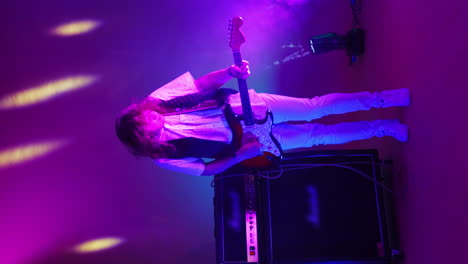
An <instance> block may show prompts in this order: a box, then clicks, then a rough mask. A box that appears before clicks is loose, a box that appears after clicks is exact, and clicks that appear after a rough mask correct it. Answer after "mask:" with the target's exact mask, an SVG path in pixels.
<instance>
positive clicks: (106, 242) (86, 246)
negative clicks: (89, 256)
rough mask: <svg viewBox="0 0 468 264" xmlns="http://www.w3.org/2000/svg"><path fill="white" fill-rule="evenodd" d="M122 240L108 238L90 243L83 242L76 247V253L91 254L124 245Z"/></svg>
mask: <svg viewBox="0 0 468 264" xmlns="http://www.w3.org/2000/svg"><path fill="white" fill-rule="evenodd" d="M122 242H123V240H122V239H121V238H115V237H108V238H99V239H94V240H90V241H86V242H83V243H81V244H79V245H77V246H76V247H75V251H76V252H78V253H90V252H96V251H101V250H106V249H109V248H112V247H115V246H117V245H119V244H120V243H122Z"/></svg>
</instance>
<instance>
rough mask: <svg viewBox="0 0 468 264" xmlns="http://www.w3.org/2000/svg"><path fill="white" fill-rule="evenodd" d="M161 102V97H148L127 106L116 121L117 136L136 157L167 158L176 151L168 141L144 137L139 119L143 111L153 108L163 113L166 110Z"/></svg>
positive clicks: (152, 109)
mask: <svg viewBox="0 0 468 264" xmlns="http://www.w3.org/2000/svg"><path fill="white" fill-rule="evenodd" d="M160 103H161V100H160V99H157V98H152V97H147V98H146V99H145V100H143V101H141V102H139V103H133V104H131V105H130V106H128V107H127V108H125V109H124V110H123V111H122V112H121V113H120V114H119V116H118V117H117V120H116V123H115V130H116V134H117V137H118V138H119V140H120V141H121V142H122V143H123V144H124V145H125V146H126V147H127V148H128V150H129V151H130V152H131V153H132V154H133V155H135V156H136V157H149V158H152V159H159V158H167V157H169V155H171V154H173V153H174V152H175V147H174V146H173V145H171V144H169V143H167V142H159V141H158V140H148V139H147V138H146V137H144V131H143V129H142V124H141V122H139V121H138V117H139V116H141V115H142V113H143V111H147V110H151V111H156V112H157V113H159V114H163V113H164V112H165V111H164V108H163V107H161V106H160Z"/></svg>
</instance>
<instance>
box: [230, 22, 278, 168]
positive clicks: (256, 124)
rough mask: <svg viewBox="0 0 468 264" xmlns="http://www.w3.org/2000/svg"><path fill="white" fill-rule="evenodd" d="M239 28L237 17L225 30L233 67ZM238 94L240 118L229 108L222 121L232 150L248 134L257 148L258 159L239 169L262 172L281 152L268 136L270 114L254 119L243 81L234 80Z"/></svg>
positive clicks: (240, 35) (240, 38)
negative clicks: (230, 133) (228, 129)
mask: <svg viewBox="0 0 468 264" xmlns="http://www.w3.org/2000/svg"><path fill="white" fill-rule="evenodd" d="M242 24H243V20H242V18H241V17H234V18H233V19H232V20H231V24H230V27H229V37H230V39H229V46H230V47H231V49H232V54H233V56H234V63H235V65H237V66H241V65H242V57H241V54H240V45H241V44H242V43H244V42H245V37H244V34H243V33H242V32H241V31H240V27H241V26H242ZM237 84H238V86H239V94H240V99H241V103H242V115H235V114H234V113H233V112H232V109H231V107H230V105H227V107H226V108H225V115H226V119H227V121H228V123H229V126H230V127H231V129H232V130H233V142H232V144H233V146H234V147H235V148H236V149H239V148H240V147H241V144H242V136H243V134H244V133H246V132H252V133H253V134H254V135H255V136H257V137H258V140H259V143H260V144H261V155H259V156H257V157H254V158H251V159H247V160H244V161H242V162H241V164H242V165H244V166H247V167H252V168H265V167H270V166H273V165H277V164H278V163H279V161H280V160H281V158H282V150H281V147H280V145H279V143H278V141H277V140H276V139H275V138H274V136H273V134H272V133H271V128H272V126H273V114H272V113H271V112H270V111H268V112H267V113H266V117H265V118H264V119H262V120H257V119H255V118H254V115H253V112H252V107H251V105H250V98H249V92H248V88H247V82H246V80H245V79H241V78H237Z"/></svg>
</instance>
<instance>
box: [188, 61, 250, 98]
mask: <svg viewBox="0 0 468 264" xmlns="http://www.w3.org/2000/svg"><path fill="white" fill-rule="evenodd" d="M249 76H250V68H249V62H248V61H246V60H244V61H242V65H241V66H236V65H231V66H229V67H227V68H225V69H222V70H218V71H214V72H210V73H208V74H205V75H203V76H201V77H200V78H198V79H196V80H195V86H196V87H197V89H198V90H199V91H210V90H211V91H213V90H216V89H218V88H220V87H221V86H222V85H223V84H224V83H225V82H227V81H229V80H231V79H232V78H242V79H245V78H247V77H249Z"/></svg>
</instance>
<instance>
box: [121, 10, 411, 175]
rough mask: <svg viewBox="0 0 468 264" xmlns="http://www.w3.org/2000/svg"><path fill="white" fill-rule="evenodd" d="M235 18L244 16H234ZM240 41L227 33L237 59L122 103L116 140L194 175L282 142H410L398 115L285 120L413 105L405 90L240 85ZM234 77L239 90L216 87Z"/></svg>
mask: <svg viewBox="0 0 468 264" xmlns="http://www.w3.org/2000/svg"><path fill="white" fill-rule="evenodd" d="M235 21H237V23H239V21H240V22H241V20H239V19H238V18H234V20H233V23H234V22H235ZM240 25H242V23H240V24H234V25H233V30H234V32H231V33H232V35H231V37H233V36H234V37H236V35H237V33H238V29H239V27H240ZM233 43H234V45H232V44H233ZM239 43H241V42H232V40H231V48H233V52H234V58H235V65H232V66H229V67H227V68H225V69H221V70H218V71H214V72H211V73H208V74H206V75H204V76H201V77H200V78H198V79H196V80H195V79H194V78H193V77H192V75H191V74H190V73H189V72H186V73H184V74H182V75H181V76H179V77H177V78H176V79H174V80H173V81H171V82H169V83H168V84H166V85H164V86H162V87H161V88H159V89H157V90H155V91H154V92H152V93H151V94H150V95H149V96H148V97H147V98H145V99H144V100H143V101H142V102H139V103H134V104H131V105H130V106H128V107H127V108H125V109H124V110H123V111H122V112H121V113H120V114H119V116H118V118H117V122H116V133H117V136H118V138H119V139H120V141H121V142H122V143H123V144H124V145H125V146H126V147H127V148H128V149H129V150H130V151H131V152H132V153H133V154H134V155H136V156H143V157H148V158H151V159H153V160H154V162H155V163H156V164H157V165H159V166H161V167H163V168H166V169H169V170H174V171H178V172H182V173H186V174H191V175H213V174H217V173H220V172H223V171H224V170H226V169H228V168H229V167H231V166H233V165H235V164H237V163H240V162H246V161H249V160H252V159H253V158H254V159H255V158H258V157H268V159H266V160H268V161H269V160H270V157H273V159H275V157H279V156H281V149H282V150H284V151H287V150H290V149H294V148H302V147H313V146H317V145H322V144H343V143H347V142H350V141H354V140H363V139H369V138H372V137H383V136H391V137H393V138H395V139H396V140H398V141H407V139H408V128H407V126H406V125H404V124H401V123H400V122H399V121H398V120H373V121H358V122H349V123H339V124H334V125H323V124H318V123H312V122H305V123H303V124H292V123H289V122H288V121H312V120H314V119H317V118H320V117H323V116H326V115H330V114H342V113H348V112H353V111H359V110H369V109H371V108H374V107H392V106H407V105H409V104H410V96H409V90H408V89H406V88H401V89H396V90H387V91H381V92H365V91H364V92H357V93H332V94H327V95H323V96H315V97H313V98H294V97H287V96H282V95H275V94H267V93H257V92H255V90H253V89H250V90H247V89H245V90H244V92H242V87H241V83H243V82H244V81H245V79H247V78H248V76H250V69H249V64H248V62H247V61H243V60H241V59H240V53H239V54H238V55H236V52H239V50H238V47H239ZM233 46H234V47H233ZM232 78H237V79H238V80H239V84H240V86H239V89H241V92H240V93H235V92H234V91H232V90H230V89H224V88H222V89H220V88H221V86H222V85H223V84H224V83H225V82H227V81H229V80H231V79H232ZM243 80H244V81H243ZM245 94H247V95H248V96H245ZM246 97H247V99H246ZM246 100H248V101H246ZM246 102H247V104H248V105H249V106H250V107H249V108H246ZM230 109H232V112H233V113H235V114H236V115H238V116H242V117H243V118H241V119H242V122H241V123H242V127H241V130H243V132H241V133H240V136H239V133H236V132H235V130H236V129H234V132H233V125H232V122H228V121H229V119H231V118H232V116H233V115H230V114H228V112H229V111H227V110H230ZM249 112H250V114H251V116H250V117H248V115H249ZM226 114H227V115H226ZM246 114H247V117H246ZM266 117H268V118H267V119H266ZM271 117H272V118H271ZM236 119H237V118H236ZM252 120H254V121H253V123H254V124H253V125H252V124H251V121H252ZM268 122H269V123H268ZM262 123H263V124H262ZM257 125H259V126H260V127H262V128H261V129H260V133H259V134H256V133H258V132H257V131H258V130H257V129H256V127H257ZM252 127H253V129H252ZM250 131H253V132H250ZM235 142H237V143H235ZM275 147H276V148H275ZM265 153H269V155H265ZM254 163H258V162H254Z"/></svg>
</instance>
